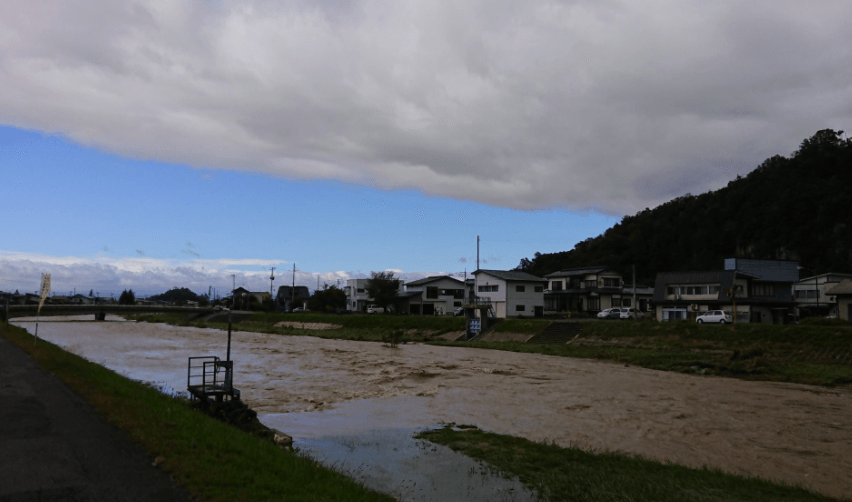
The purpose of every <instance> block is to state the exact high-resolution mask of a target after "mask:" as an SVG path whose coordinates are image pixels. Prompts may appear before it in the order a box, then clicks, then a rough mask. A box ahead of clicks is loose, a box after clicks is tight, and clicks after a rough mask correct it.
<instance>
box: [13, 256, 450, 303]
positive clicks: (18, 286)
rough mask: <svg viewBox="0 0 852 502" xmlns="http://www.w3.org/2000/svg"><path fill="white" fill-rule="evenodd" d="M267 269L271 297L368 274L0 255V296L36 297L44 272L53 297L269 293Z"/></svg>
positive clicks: (410, 277)
mask: <svg viewBox="0 0 852 502" xmlns="http://www.w3.org/2000/svg"><path fill="white" fill-rule="evenodd" d="M270 266H276V267H277V272H276V273H275V280H274V282H273V283H272V285H273V287H274V290H275V291H276V292H277V291H278V287H279V286H287V285H290V284H293V282H294V279H295V283H296V285H297V286H307V287H308V288H309V289H310V290H311V291H313V290H314V289H316V288H317V279H319V287H320V288H322V287H323V285H325V284H327V285H329V286H332V285H334V286H339V287H341V288H343V287H344V286H345V285H346V279H355V278H366V277H369V274H364V273H361V272H346V271H332V272H321V273H314V272H310V271H305V270H298V269H297V270H296V273H295V278H294V276H293V272H292V268H288V266H287V264H286V263H284V262H280V261H275V260H254V259H234V260H231V259H218V260H203V259H194V260H161V259H155V258H143V257H139V258H107V257H102V256H101V257H95V258H83V257H76V256H65V257H58V256H48V255H33V254H27V253H18V252H10V251H0V291H7V292H8V291H18V292H20V293H35V292H37V291H38V289H39V284H40V281H41V274H42V273H47V274H50V275H51V277H50V280H51V291H52V293H51V294H57V295H64V294H68V293H70V292H73V291H74V290H75V289H76V291H77V293H82V294H87V293H88V292H89V290H90V289H91V290H92V291H93V292H95V293H96V294H100V296H114V297H115V298H118V295H119V294H120V293H121V292H122V291H124V290H125V289H132V290H133V291H134V292H135V293H136V294H137V295H141V296H148V295H154V294H159V293H163V292H165V291H168V290H170V289H172V288H176V287H181V288H189V289H190V290H192V291H194V292H195V293H198V294H204V293H207V292H208V291H210V288H215V290H216V292H218V296H228V295H230V294H231V289H233V287H234V285H236V287H240V286H242V287H244V288H246V289H248V290H249V291H269V286H270V282H269V272H270V271H269V267H270ZM290 267H292V265H290ZM389 271H391V272H394V276H395V277H397V278H399V279H402V280H403V281H404V282H409V281H414V280H417V279H422V278H423V277H427V276H429V275H443V274H444V272H434V273H424V272H403V271H401V270H389ZM232 274H233V276H234V277H232ZM25 278H29V280H26V279H25Z"/></svg>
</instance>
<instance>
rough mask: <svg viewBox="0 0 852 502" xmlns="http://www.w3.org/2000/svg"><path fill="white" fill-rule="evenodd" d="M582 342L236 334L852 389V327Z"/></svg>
mask: <svg viewBox="0 0 852 502" xmlns="http://www.w3.org/2000/svg"><path fill="white" fill-rule="evenodd" d="M136 318H137V319H139V320H147V321H150V322H167V323H171V324H178V325H187V326H190V325H191V326H200V327H210V328H218V329H227V324H225V323H211V322H205V321H187V320H186V318H185V316H183V315H181V314H168V315H144V316H137V317H136ZM282 320H283V321H295V322H305V323H311V322H322V323H331V324H336V325H339V326H342V328H339V329H330V330H307V329H298V328H292V327H275V326H274V324H275V323H277V322H279V321H282ZM551 322H552V321H550V320H546V319H507V320H503V321H501V322H499V323H498V324H497V325H496V326H495V327H494V332H495V333H498V334H499V333H501V332H507V333H508V332H511V333H527V334H530V335H532V334H535V333H538V332H540V331H542V330H543V329H544V328H546V327H547V326H548V324H550V323H551ZM582 325H583V330H582V332H581V335H580V336H579V337H578V339H576V340H573V341H572V342H571V343H568V344H547V345H545V344H530V343H523V342H517V341H514V342H510V341H506V342H481V341H473V342H451V341H444V340H441V339H439V338H438V337H439V336H440V335H442V334H445V333H457V332H461V331H462V330H463V329H464V319H463V318H461V317H456V318H453V317H433V316H393V315H373V316H367V315H337V316H335V315H316V314H266V313H256V314H254V315H252V316H251V317H250V318H249V319H247V320H244V321H243V322H241V323H239V324H235V329H239V330H243V331H257V332H261V333H273V334H279V335H305V336H317V337H322V338H333V339H346V340H360V341H377V342H382V341H386V340H387V339H388V337H390V336H391V334H392V333H393V332H396V331H401V332H402V333H403V335H402V340H401V341H402V343H405V342H426V343H433V344H439V345H445V346H463V347H475V348H482V349H493V350H507V351H512V352H525V353H536V354H548V355H554V356H563V357H579V358H590V359H603V360H610V361H614V362H617V363H621V364H629V365H634V366H641V367H644V368H651V369H656V370H663V371H677V372H682V373H690V374H698V375H717V376H725V377H730V378H739V379H744V380H769V381H779V382H794V383H804V384H811V385H824V386H837V385H850V384H852V326H848V325H807V324H801V325H784V326H781V325H769V324H738V325H724V326H719V325H698V324H695V323H690V322H672V323H659V322H655V321H642V322H627V321H590V322H583V323H582Z"/></svg>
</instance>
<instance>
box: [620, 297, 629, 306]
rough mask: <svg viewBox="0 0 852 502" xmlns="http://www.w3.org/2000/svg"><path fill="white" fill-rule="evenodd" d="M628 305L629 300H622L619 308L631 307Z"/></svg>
mask: <svg viewBox="0 0 852 502" xmlns="http://www.w3.org/2000/svg"><path fill="white" fill-rule="evenodd" d="M630 303H631V299H630V298H622V299H621V306H622V307H630V306H631V305H630Z"/></svg>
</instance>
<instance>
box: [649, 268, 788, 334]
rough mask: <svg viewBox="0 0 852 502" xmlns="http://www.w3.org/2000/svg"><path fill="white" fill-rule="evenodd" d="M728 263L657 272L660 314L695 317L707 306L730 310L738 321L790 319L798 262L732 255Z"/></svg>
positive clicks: (779, 321) (669, 318) (660, 317)
mask: <svg viewBox="0 0 852 502" xmlns="http://www.w3.org/2000/svg"><path fill="white" fill-rule="evenodd" d="M724 265H725V269H724V270H710V271H702V272H661V273H659V274H657V280H656V284H655V287H654V305H656V314H657V319H658V320H661V321H672V320H684V319H692V318H694V317H695V315H697V314H698V313H700V312H705V311H707V310H725V311H728V312H731V313H732V315H735V316H736V320H737V322H752V323H769V324H784V323H786V322H787V321H789V320H790V318H791V314H792V308H793V295H792V286H793V283H794V282H795V281H796V279H797V277H798V264H797V263H796V262H794V261H779V260H750V259H741V258H729V259H726V260H725V263H724Z"/></svg>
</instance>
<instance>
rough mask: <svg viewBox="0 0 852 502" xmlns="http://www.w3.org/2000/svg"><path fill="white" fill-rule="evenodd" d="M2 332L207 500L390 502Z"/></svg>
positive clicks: (182, 406)
mask: <svg viewBox="0 0 852 502" xmlns="http://www.w3.org/2000/svg"><path fill="white" fill-rule="evenodd" d="M0 333H2V335H3V336H4V337H5V338H7V339H8V340H10V341H12V342H13V343H15V344H17V345H19V346H20V347H22V348H23V349H24V350H26V351H27V352H28V353H29V354H30V355H31V356H32V357H33V358H34V359H35V360H36V361H37V362H38V363H39V364H41V366H42V367H44V369H45V370H47V371H48V372H50V373H52V374H53V375H55V376H56V377H57V378H59V379H60V380H61V381H63V382H64V383H65V384H66V385H68V386H69V387H70V388H71V389H72V390H74V391H75V392H77V393H78V394H80V395H81V396H83V397H84V398H85V399H87V400H88V401H89V402H90V403H92V404H93V405H94V406H95V408H96V409H97V410H98V411H99V412H100V413H102V414H103V415H105V416H106V418H107V419H108V420H109V421H110V422H112V423H114V424H116V425H117V426H118V427H120V428H121V429H123V430H124V431H126V432H127V433H128V434H129V435H130V436H131V438H132V439H133V440H134V441H135V442H137V443H138V444H140V445H142V447H144V448H145V449H146V450H147V451H148V453H149V454H150V455H151V457H152V458H155V459H157V462H158V465H159V467H160V468H162V469H164V470H166V471H168V472H169V473H170V474H171V475H172V476H173V477H174V478H175V479H176V480H177V481H178V483H180V484H181V485H183V486H184V487H186V489H187V490H188V491H189V493H190V494H191V495H192V496H193V497H196V498H198V499H199V500H206V501H222V502H232V501H243V500H245V501H255V500H288V501H289V500H311V501H321V500H351V501H381V500H383V501H390V500H393V499H392V498H391V497H390V496H387V495H383V494H379V493H376V492H373V491H370V490H368V489H366V488H364V487H363V486H361V485H360V484H358V483H356V482H355V481H353V480H351V479H349V478H347V477H345V476H343V475H342V474H339V473H337V472H334V471H331V470H329V469H326V468H324V467H322V466H320V465H319V464H318V463H317V462H315V461H313V460H310V459H307V458H303V457H299V456H297V455H296V454H295V453H293V452H292V451H290V450H285V449H282V448H280V447H278V446H276V445H274V444H273V443H272V442H271V441H269V440H268V439H262V438H260V437H257V436H253V435H251V434H248V433H246V432H243V431H240V430H238V429H236V428H234V427H231V426H228V425H226V424H224V423H222V422H219V421H217V420H214V419H212V418H210V417H208V416H206V415H204V414H202V413H200V412H197V411H195V410H193V409H192V408H190V407H189V405H188V403H187V402H186V401H185V400H181V399H174V398H171V397H168V396H165V395H163V394H161V393H160V392H158V391H156V390H154V389H152V388H150V387H148V386H146V385H144V384H141V383H138V382H134V381H131V380H129V379H127V378H125V377H122V376H120V375H118V374H116V373H114V372H112V371H110V370H108V369H106V368H103V367H102V366H99V365H97V364H94V363H90V362H88V361H86V360H85V359H82V358H80V357H78V356H76V355H74V354H71V353H68V352H65V351H64V350H62V349H60V348H58V347H56V346H55V345H52V344H50V343H48V342H45V341H44V340H39V341H38V343H37V344H36V345H35V346H33V337H32V336H31V335H29V334H28V333H27V332H26V331H24V330H23V329H20V328H17V327H14V326H11V325H9V324H6V323H0Z"/></svg>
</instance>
